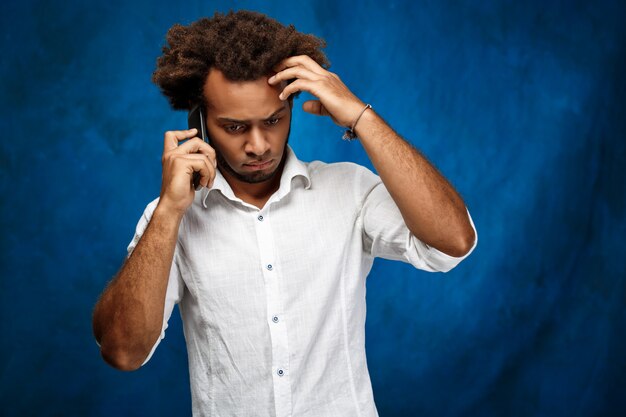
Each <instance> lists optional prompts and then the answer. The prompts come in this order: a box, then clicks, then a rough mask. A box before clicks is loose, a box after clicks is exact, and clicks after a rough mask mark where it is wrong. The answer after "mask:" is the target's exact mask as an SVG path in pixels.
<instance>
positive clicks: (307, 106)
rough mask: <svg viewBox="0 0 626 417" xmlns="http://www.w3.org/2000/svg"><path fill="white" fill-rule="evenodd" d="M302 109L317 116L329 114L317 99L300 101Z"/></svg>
mask: <svg viewBox="0 0 626 417" xmlns="http://www.w3.org/2000/svg"><path fill="white" fill-rule="evenodd" d="M302 110H304V111H305V112H307V113H311V114H316V115H318V116H330V114H329V113H328V111H326V109H325V108H324V106H322V103H320V101H319V100H308V101H305V102H304V103H302Z"/></svg>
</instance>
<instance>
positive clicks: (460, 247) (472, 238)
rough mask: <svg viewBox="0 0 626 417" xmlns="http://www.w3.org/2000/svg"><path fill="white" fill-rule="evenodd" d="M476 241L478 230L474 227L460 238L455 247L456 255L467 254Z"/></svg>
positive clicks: (458, 256)
mask: <svg viewBox="0 0 626 417" xmlns="http://www.w3.org/2000/svg"><path fill="white" fill-rule="evenodd" d="M475 243H476V232H475V231H474V229H473V228H470V230H468V231H467V232H466V233H464V234H463V236H462V237H461V238H460V239H459V241H458V243H457V246H456V248H455V249H454V253H455V254H454V255H452V256H455V257H457V258H460V257H462V256H465V255H467V254H468V253H469V252H470V251H471V250H472V248H473V247H474V244H475Z"/></svg>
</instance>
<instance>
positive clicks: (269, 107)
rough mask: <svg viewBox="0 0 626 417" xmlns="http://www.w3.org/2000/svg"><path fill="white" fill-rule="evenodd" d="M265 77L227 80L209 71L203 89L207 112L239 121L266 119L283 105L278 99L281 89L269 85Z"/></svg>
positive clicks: (217, 71) (217, 72)
mask: <svg viewBox="0 0 626 417" xmlns="http://www.w3.org/2000/svg"><path fill="white" fill-rule="evenodd" d="M267 78H268V77H262V78H259V79H257V80H253V81H231V80H229V79H227V78H226V77H225V76H224V74H223V73H222V72H221V71H219V70H216V69H211V71H210V72H209V74H208V75H207V78H206V81H205V83H204V88H203V94H204V98H205V101H206V104H207V111H210V112H212V113H219V114H220V115H221V116H224V117H231V118H237V119H242V120H243V119H252V118H260V117H261V116H268V114H270V113H272V112H274V111H276V110H277V109H279V108H281V107H284V106H285V105H286V104H287V102H286V101H282V100H281V99H280V98H279V97H278V95H279V94H280V92H281V91H282V89H283V87H284V86H283V85H279V86H273V85H270V84H269V83H268V82H267ZM268 111H269V113H268ZM222 113H228V114H222Z"/></svg>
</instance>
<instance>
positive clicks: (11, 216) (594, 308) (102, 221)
mask: <svg viewBox="0 0 626 417" xmlns="http://www.w3.org/2000/svg"><path fill="white" fill-rule="evenodd" d="M62 4H64V5H62ZM229 7H234V8H250V9H256V10H260V11H264V12H267V13H268V14H270V15H272V16H274V17H275V18H277V19H279V20H280V21H282V22H284V23H294V24H295V25H296V27H297V28H298V29H299V30H301V31H304V32H311V33H315V34H318V35H320V36H322V37H324V38H326V40H327V41H328V44H329V46H328V48H327V53H328V55H329V57H330V59H331V62H332V64H333V65H332V70H333V71H335V72H336V73H338V74H339V75H340V76H341V77H342V79H343V80H344V81H345V82H346V84H347V85H348V86H349V87H351V88H352V90H353V91H354V92H355V93H356V94H357V95H358V96H359V97H361V98H362V99H363V100H364V101H366V102H370V103H372V104H373V105H374V107H375V108H376V110H377V111H378V112H379V113H380V114H382V115H383V116H384V117H385V118H386V119H387V120H388V121H389V122H390V124H391V125H392V126H394V127H395V129H396V130H397V131H398V132H400V133H401V134H402V135H404V136H405V137H406V138H407V139H408V140H410V141H411V142H412V143H413V144H415V146H417V147H418V148H419V149H421V150H422V151H423V152H424V153H425V154H426V155H427V156H428V157H429V158H430V159H431V160H432V161H433V162H434V163H435V164H436V165H437V166H438V167H439V168H440V170H441V171H442V172H443V173H444V174H445V175H446V176H447V177H448V178H449V179H450V180H451V182H452V183H453V184H455V186H456V187H457V188H458V190H459V191H460V192H461V194H462V195H463V196H464V198H465V200H466V202H467V205H468V207H469V209H470V211H471V213H472V215H473V218H474V220H475V223H476V226H477V228H478V231H479V238H480V243H479V246H478V248H477V250H476V251H475V252H474V254H473V255H472V256H471V257H470V258H468V259H467V260H466V261H465V262H464V263H463V264H461V265H460V266H459V267H458V268H457V269H456V270H454V271H452V272H451V273H449V274H447V275H442V274H427V273H424V272H421V271H415V270H413V269H411V268H410V267H408V266H406V265H404V264H398V263H392V262H388V261H377V262H376V264H375V267H374V270H373V273H372V274H371V275H370V277H369V278H368V322H367V352H368V358H369V369H370V373H371V376H372V383H373V386H374V393H375V399H376V403H377V405H378V408H379V412H380V414H381V416H418V415H424V416H599V415H603V416H608V415H616V416H617V415H621V416H623V415H626V397H625V396H624V392H625V391H626V359H625V358H626V355H625V352H626V331H625V330H626V325H625V322H626V266H625V265H626V261H625V259H626V250H625V249H624V246H623V237H624V235H625V234H626V218H625V217H626V198H625V197H624V192H625V191H626V180H625V178H626V175H625V173H624V171H625V170H624V165H625V164H626V107H625V104H626V99H625V98H626V81H625V79H624V75H625V74H626V27H625V26H624V22H625V21H626V5H625V4H624V2H619V1H614V2H611V1H603V0H600V1H596V2H582V1H579V2H574V1H570V2H550V1H537V0H533V1H526V2H513V1H482V2H472V1H467V0H464V1H424V2H409V1H407V2H398V1H395V2H394V1H390V2H387V3H386V4H385V5H383V3H382V2H381V3H380V4H379V3H375V2H371V1H364V2H359V3H349V2H347V1H339V0H333V1H328V0H323V1H309V2H302V3H295V2H294V3H292V2H261V1H256V2H252V1H250V2H231V3H229V2H222V3H220V5H219V6H217V3H215V2H199V1H191V0H190V1H185V2H173V1H172V2H160V3H157V2H151V1H134V2H132V3H129V2H110V1H109V2H106V1H104V2H96V1H91V2H85V1H74V0H67V1H65V2H63V3H62V2H52V1H45V0H40V1H36V0H23V1H21V2H17V1H9V2H7V1H4V2H3V3H2V4H1V5H0V11H1V17H0V23H1V25H2V26H1V27H2V29H1V30H2V38H1V40H0V42H1V46H2V58H1V64H0V71H1V73H0V82H1V83H2V90H1V92H0V110H1V114H2V115H1V119H0V120H1V125H0V132H2V133H1V136H2V140H1V141H0V196H1V197H0V214H1V216H0V227H1V230H2V234H1V237H0V249H1V251H0V274H1V281H0V314H1V316H0V334H1V335H2V336H1V338H0V401H1V403H0V404H1V405H0V409H1V410H2V411H0V414H2V415H6V416H18V415H19V416H22V415H38V416H48V415H50V416H52V415H91V416H110V415H155V416H174V415H176V416H180V415H186V414H189V413H190V401H191V400H190V394H189V387H188V372H187V359H186V351H185V345H184V339H183V336H182V331H181V326H180V319H179V316H178V314H177V313H175V315H174V316H173V318H172V320H171V323H170V324H171V327H170V329H169V330H168V334H167V338H166V340H165V341H164V343H163V344H161V346H160V347H159V349H158V350H157V353H156V354H155V356H154V357H153V359H152V360H151V362H150V363H149V365H147V366H146V367H144V368H142V369H141V370H140V371H138V372H134V373H122V372H118V371H115V370H113V369H112V368H109V367H108V366H107V365H106V364H105V363H104V362H103V361H102V360H101V359H100V356H99V353H98V349H97V346H96V344H95V342H94V340H93V337H92V335H91V311H92V307H93V304H94V303H95V301H96V299H97V297H98V295H99V293H100V292H101V291H102V289H103V288H104V286H105V284H106V282H107V281H108V280H109V279H110V278H111V277H112V276H113V275H114V274H115V272H116V271H117V269H118V268H119V266H120V265H121V262H122V259H123V257H124V255H125V248H126V245H127V244H128V242H129V241H130V239H131V238H132V235H133V230H134V226H135V224H136V222H137V220H138V218H139V216H140V215H141V213H142V211H143V209H144V207H145V205H146V204H147V203H148V202H149V201H150V200H152V199H153V198H154V197H156V196H157V195H158V193H159V186H160V154H161V146H162V136H163V132H164V131H166V130H170V129H180V128H184V127H185V124H186V118H185V114H184V113H181V112H172V111H170V110H169V108H168V107H167V103H166V101H165V99H164V98H163V97H161V96H160V95H159V93H158V90H157V89H156V87H155V86H153V85H152V84H151V83H150V75H151V72H152V70H153V68H154V64H155V59H156V57H157V56H158V55H159V54H160V47H161V45H162V43H163V40H164V35H165V33H166V31H167V29H168V28H169V27H170V26H171V25H172V24H174V23H185V24H187V23H190V22H191V21H193V20H196V19H197V18H199V17H201V16H203V15H210V14H212V12H213V10H215V9H216V8H218V9H220V10H227V9H228V8H229ZM304 98H306V97H302V98H300V102H302V101H303V99H304ZM303 132H313V133H314V134H315V135H318V136H319V141H315V142H314V143H311V142H305V141H299V140H298V137H299V136H300V135H301V134H302V133H303ZM340 135H341V130H340V129H339V128H338V127H335V126H334V125H333V124H332V123H331V122H330V121H329V120H321V119H316V118H315V117H313V116H311V115H308V114H304V113H302V112H301V111H300V112H298V113H296V114H295V116H294V126H293V129H292V140H291V142H290V143H292V146H293V147H294V149H295V150H296V152H297V153H298V155H299V156H300V157H301V158H302V159H305V160H312V159H321V160H326V161H339V160H350V161H354V162H358V163H361V164H364V165H367V166H370V167H371V164H370V163H369V161H368V159H367V157H366V155H365V153H364V152H363V151H362V149H361V148H360V146H359V144H358V143H350V144H348V143H344V142H342V141H341V140H339V138H340Z"/></svg>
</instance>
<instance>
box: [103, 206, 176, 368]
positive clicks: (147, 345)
mask: <svg viewBox="0 0 626 417" xmlns="http://www.w3.org/2000/svg"><path fill="white" fill-rule="evenodd" d="M179 225H180V216H179V215H175V214H173V213H171V212H168V211H166V210H165V209H164V208H162V207H160V206H157V208H156V209H155V211H154V214H153V216H152V218H151V220H150V222H149V224H148V226H147V228H146V230H145V232H144V234H143V235H142V237H141V239H140V240H139V242H138V243H137V246H136V247H135V249H134V251H133V253H132V254H131V256H130V257H129V258H128V259H127V260H126V262H125V263H124V265H123V266H122V268H121V269H120V271H119V273H118V274H117V276H116V277H115V278H114V279H113V281H111V283H110V284H109V286H108V287H107V288H106V290H105V291H104V292H103V294H102V296H101V298H100V300H99V301H98V303H97V304H96V307H95V309H94V314H93V330H94V334H95V336H96V340H97V341H98V343H99V344H100V349H101V353H102V356H103V358H104V359H105V360H106V361H107V362H108V363H109V364H111V365H112V366H114V367H116V368H119V369H123V370H133V369H137V368H138V367H139V366H141V364H142V362H143V360H145V358H146V356H147V355H148V353H149V352H150V349H151V348H152V346H153V345H154V343H155V342H156V340H157V338H158V337H159V335H160V334H161V328H162V325H163V309H164V305H165V294H166V291H167V283H168V278H169V272H170V268H171V265H172V259H173V256H174V248H175V246H176V239H177V236H178V227H179Z"/></svg>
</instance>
